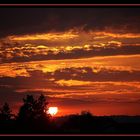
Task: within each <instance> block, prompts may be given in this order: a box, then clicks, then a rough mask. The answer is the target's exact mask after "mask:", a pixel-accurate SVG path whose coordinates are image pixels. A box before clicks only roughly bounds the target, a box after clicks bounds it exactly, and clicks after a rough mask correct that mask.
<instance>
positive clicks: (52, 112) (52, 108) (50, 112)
mask: <svg viewBox="0 0 140 140" xmlns="http://www.w3.org/2000/svg"><path fill="white" fill-rule="evenodd" d="M57 112H58V107H49V109H48V113H49V114H50V115H51V116H54V115H56V114H57Z"/></svg>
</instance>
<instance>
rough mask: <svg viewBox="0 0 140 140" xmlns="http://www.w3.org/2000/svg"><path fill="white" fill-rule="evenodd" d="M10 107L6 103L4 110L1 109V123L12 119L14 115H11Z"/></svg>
mask: <svg viewBox="0 0 140 140" xmlns="http://www.w3.org/2000/svg"><path fill="white" fill-rule="evenodd" d="M11 112H12V111H11V110H10V107H9V105H8V104H7V103H5V104H4V105H3V106H2V108H1V109H0V120H1V121H8V120H10V119H11V117H12V114H11Z"/></svg>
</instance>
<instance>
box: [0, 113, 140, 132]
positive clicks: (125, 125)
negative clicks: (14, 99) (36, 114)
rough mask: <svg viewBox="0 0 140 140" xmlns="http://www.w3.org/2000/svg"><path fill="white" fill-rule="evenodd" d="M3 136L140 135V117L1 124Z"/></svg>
mask: <svg viewBox="0 0 140 140" xmlns="http://www.w3.org/2000/svg"><path fill="white" fill-rule="evenodd" d="M0 133H1V134H140V116H102V117H97V116H92V115H91V114H90V113H88V112H87V113H84V114H80V115H78V114H76V115H69V116H63V117H56V118H55V117H51V118H50V120H49V121H47V120H46V122H45V121H41V120H40V121H38V122H35V121H31V120H30V121H28V122H24V123H23V122H18V121H17V120H9V121H5V122H4V121H3V122H0Z"/></svg>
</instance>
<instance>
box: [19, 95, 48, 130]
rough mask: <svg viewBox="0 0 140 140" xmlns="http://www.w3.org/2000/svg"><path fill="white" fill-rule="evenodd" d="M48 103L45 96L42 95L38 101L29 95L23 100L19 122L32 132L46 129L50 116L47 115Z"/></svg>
mask: <svg viewBox="0 0 140 140" xmlns="http://www.w3.org/2000/svg"><path fill="white" fill-rule="evenodd" d="M47 105H48V102H47V101H46V98H45V96H44V95H40V96H39V97H38V99H34V97H33V96H32V95H27V96H26V98H24V99H23V105H22V106H21V108H20V110H19V113H18V116H17V121H18V122H19V123H22V125H23V126H27V127H28V128H29V129H30V130H32V129H33V130H38V129H39V130H42V129H46V128H47V125H48V124H49V114H47V110H48V108H47Z"/></svg>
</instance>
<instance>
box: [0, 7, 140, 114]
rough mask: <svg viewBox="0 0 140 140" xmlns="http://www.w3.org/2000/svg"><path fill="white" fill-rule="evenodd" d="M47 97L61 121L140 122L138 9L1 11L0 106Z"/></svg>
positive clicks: (80, 8)
mask: <svg viewBox="0 0 140 140" xmlns="http://www.w3.org/2000/svg"><path fill="white" fill-rule="evenodd" d="M41 93H42V94H44V95H45V96H46V98H47V99H48V102H49V106H57V107H58V108H59V112H58V115H60V116H61V115H66V114H74V113H80V112H81V111H83V110H87V111H90V112H92V113H93V114H95V115H140V8H139V7H135V8H133V7H129V8H128V7H120V8H119V7H114V8H113V7H84V8H82V7H77V8H76V7H75V8H74V7H69V8H68V7H67V8H66V7H54V8H52V7H41V8H37V7H26V8H25V7H16V8H14V7H7V8H4V7H0V104H1V105H2V104H3V103H4V102H8V103H9V104H10V106H11V108H12V109H13V112H15V113H16V112H17V111H18V109H19V106H20V105H21V104H22V98H23V97H25V96H26V95H27V94H32V95H34V96H35V97H37V96H39V95H40V94H41Z"/></svg>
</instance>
